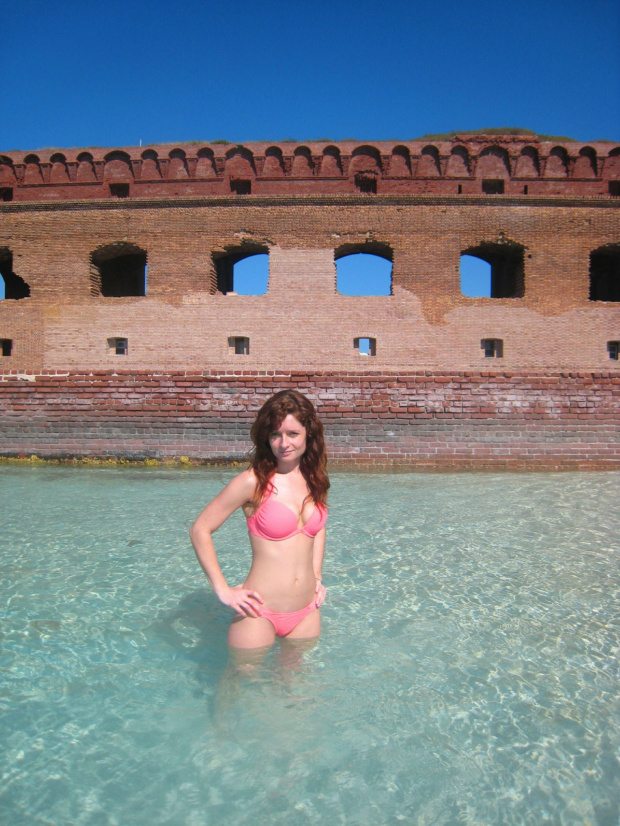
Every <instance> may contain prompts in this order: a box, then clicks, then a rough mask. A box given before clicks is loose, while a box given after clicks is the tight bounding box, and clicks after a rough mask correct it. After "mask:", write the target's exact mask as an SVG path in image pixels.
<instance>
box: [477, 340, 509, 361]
mask: <svg viewBox="0 0 620 826" xmlns="http://www.w3.org/2000/svg"><path fill="white" fill-rule="evenodd" d="M480 349H481V350H484V357H485V359H501V358H503V357H504V341H503V339H501V338H483V339H482V341H481V342H480Z"/></svg>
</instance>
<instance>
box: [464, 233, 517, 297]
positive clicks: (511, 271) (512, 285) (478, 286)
mask: <svg viewBox="0 0 620 826" xmlns="http://www.w3.org/2000/svg"><path fill="white" fill-rule="evenodd" d="M471 259H478V261H479V262H482V263H478V262H477V261H476V260H473V261H472V260H471ZM485 265H486V266H485ZM461 292H462V293H463V295H466V296H468V297H469V298H523V295H524V293H525V278H524V261H523V248H522V247H521V246H519V244H512V243H505V242H504V243H495V244H481V245H480V246H479V247H475V248H471V249H468V250H465V251H464V252H463V253H462V254H461Z"/></svg>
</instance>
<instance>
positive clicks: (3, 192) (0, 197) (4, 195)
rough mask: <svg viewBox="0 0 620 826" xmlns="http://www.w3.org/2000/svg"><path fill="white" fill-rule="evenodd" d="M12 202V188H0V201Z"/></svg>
mask: <svg viewBox="0 0 620 826" xmlns="http://www.w3.org/2000/svg"><path fill="white" fill-rule="evenodd" d="M12 200H13V187H12V186H3V187H0V201H12Z"/></svg>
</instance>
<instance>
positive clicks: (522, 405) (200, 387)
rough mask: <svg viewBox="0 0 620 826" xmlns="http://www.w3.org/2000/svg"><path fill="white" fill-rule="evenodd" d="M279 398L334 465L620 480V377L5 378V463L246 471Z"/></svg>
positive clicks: (0, 389)
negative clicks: (583, 471) (287, 398)
mask: <svg viewBox="0 0 620 826" xmlns="http://www.w3.org/2000/svg"><path fill="white" fill-rule="evenodd" d="M285 387H295V388H298V389H299V390H301V391H302V392H304V393H306V394H307V395H308V396H309V397H310V398H311V399H312V400H313V401H314V402H315V404H316V405H317V408H318V410H319V413H320V415H321V418H322V419H323V421H324V423H325V427H326V432H327V439H328V445H329V452H330V457H331V459H332V461H333V462H336V463H337V462H338V461H340V462H346V463H352V464H356V465H360V466H362V465H366V466H367V465H371V466H375V467H390V466H406V467H414V468H457V469H458V468H486V467H488V468H508V469H534V470H538V469H554V468H564V469H567V468H568V469H570V468H613V469H620V427H619V425H620V416H619V411H620V371H612V372H610V371H605V372H596V373H593V372H575V373H571V372H557V371H556V372H550V373H548V372H546V373H540V372H535V371H528V372H508V371H467V372H461V373H454V372H451V373H448V372H445V373H442V372H434V373H433V372H431V371H417V372H416V371H412V372H404V373H359V372H358V373H354V372H336V373H333V372H322V373H310V372H307V371H305V372H288V373H285V372H282V373H278V372H275V371H272V372H269V373H264V372H254V371H239V372H237V373H234V374H233V373H227V372H224V371H187V372H167V373H150V372H135V373H132V372H111V371H108V372H104V371H101V372H80V371H74V372H71V373H70V374H61V373H53V372H41V373H36V374H34V373H29V374H17V373H12V374H10V373H6V374H4V375H3V376H1V377H0V455H3V456H20V455H22V456H29V455H31V454H36V455H39V456H42V457H48V458H53V457H63V456H90V457H132V458H136V459H144V458H148V457H151V458H157V459H165V458H173V457H176V458H179V457H181V456H189V457H192V458H197V459H203V460H212V461H216V460H225V459H242V458H243V456H244V455H245V453H246V451H247V450H248V449H249V447H250V442H249V436H248V432H249V426H250V423H251V421H252V419H253V417H254V414H255V412H256V410H257V409H258V408H259V406H260V405H261V404H262V403H263V401H264V400H265V399H266V398H268V396H269V395H271V394H272V393H274V392H276V391H277V390H280V389H283V388H285Z"/></svg>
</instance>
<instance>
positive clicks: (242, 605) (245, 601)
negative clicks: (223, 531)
mask: <svg viewBox="0 0 620 826" xmlns="http://www.w3.org/2000/svg"><path fill="white" fill-rule="evenodd" d="M255 489H256V478H255V476H254V473H253V472H252V471H251V470H246V471H244V472H243V473H240V474H239V476H235V478H234V479H233V480H232V481H231V482H229V483H228V484H227V485H226V487H225V488H224V490H223V491H221V493H218V495H217V496H216V497H215V499H213V501H211V502H209V504H208V505H207V507H206V508H205V509H204V510H203V511H202V513H201V514H200V515H199V516H198V518H197V519H196V521H195V522H194V524H193V525H192V527H191V528H190V530H189V535H190V538H191V540H192V545H193V546H194V551H195V552H196V556H197V557H198V562H199V563H200V567H201V568H202V570H203V571H204V572H205V575H206V577H207V579H208V580H209V582H210V583H211V587H212V588H213V590H214V591H215V593H216V594H217V597H218V599H219V600H220V602H223V603H224V605H229V606H230V607H231V608H234V610H235V611H236V612H237V613H238V614H241V615H242V616H247V617H258V616H260V609H259V606H260V604H261V603H262V601H263V599H262V597H261V595H260V594H259V593H258V591H251V590H248V589H247V588H243V587H242V586H241V585H237V586H235V587H231V586H230V585H229V584H228V583H227V582H226V579H225V577H224V574H223V573H222V569H221V568H220V564H219V562H218V559H217V554H216V553H215V547H214V545H213V538H212V536H213V534H214V533H215V531H216V530H217V529H218V528H220V527H221V526H222V525H223V524H224V522H225V521H226V520H227V519H228V517H229V516H231V514H233V513H234V512H235V511H236V510H237V508H240V507H241V506H242V505H244V504H245V503H246V502H249V501H250V500H251V499H252V497H253V495H254V491H255Z"/></svg>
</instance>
